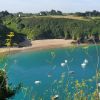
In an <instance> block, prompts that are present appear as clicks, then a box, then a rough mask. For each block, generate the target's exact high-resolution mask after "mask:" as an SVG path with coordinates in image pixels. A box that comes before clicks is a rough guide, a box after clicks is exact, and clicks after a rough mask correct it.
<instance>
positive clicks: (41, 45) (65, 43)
mask: <svg viewBox="0 0 100 100" xmlns="http://www.w3.org/2000/svg"><path fill="white" fill-rule="evenodd" d="M73 41H74V40H64V39H47V40H34V41H32V42H31V43H32V46H29V47H22V48H18V47H11V48H10V52H17V51H26V50H42V49H50V48H60V47H69V46H73V44H72V42H73ZM5 52H9V48H0V53H5Z"/></svg>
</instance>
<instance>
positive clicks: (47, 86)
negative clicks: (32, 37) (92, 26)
mask: <svg viewBox="0 0 100 100" xmlns="http://www.w3.org/2000/svg"><path fill="white" fill-rule="evenodd" d="M98 57H100V47H99V46H98V47H97V48H96V47H95V46H90V47H89V48H87V47H86V48H83V47H78V48H60V49H50V50H41V51H34V52H33V51H31V52H20V53H16V54H13V55H11V56H10V57H9V61H8V62H9V63H8V71H7V74H8V81H9V83H11V84H12V86H17V84H18V83H20V82H21V83H22V84H23V87H22V88H21V90H20V91H19V92H18V93H17V94H16V95H15V97H13V98H11V100H32V98H35V100H41V99H40V98H43V100H50V98H51V96H54V95H57V94H58V95H59V96H60V100H65V97H66V95H67V93H65V91H64V90H65V87H66V82H69V83H68V84H69V87H68V88H69V91H70V92H71V93H73V92H74V89H73V88H71V87H72V86H73V83H74V81H75V80H76V79H78V80H79V81H80V82H81V81H82V80H84V79H85V80H88V79H91V78H93V76H95V74H96V66H97V63H98ZM85 59H87V60H88V63H87V65H86V66H85V68H82V66H81V64H82V63H83V61H84V60H85ZM65 60H67V61H68V62H67V63H66V65H65V66H61V63H62V62H64V61H65ZM99 65H100V64H99ZM71 71H73V72H74V74H70V73H69V72H71ZM67 80H69V81H67ZM35 81H39V82H40V84H35ZM71 83H72V85H71ZM87 84H89V86H92V87H93V88H91V89H90V91H88V92H91V91H93V90H94V89H95V81H93V82H91V83H87ZM72 97H73V95H72ZM33 100H34V99H33Z"/></svg>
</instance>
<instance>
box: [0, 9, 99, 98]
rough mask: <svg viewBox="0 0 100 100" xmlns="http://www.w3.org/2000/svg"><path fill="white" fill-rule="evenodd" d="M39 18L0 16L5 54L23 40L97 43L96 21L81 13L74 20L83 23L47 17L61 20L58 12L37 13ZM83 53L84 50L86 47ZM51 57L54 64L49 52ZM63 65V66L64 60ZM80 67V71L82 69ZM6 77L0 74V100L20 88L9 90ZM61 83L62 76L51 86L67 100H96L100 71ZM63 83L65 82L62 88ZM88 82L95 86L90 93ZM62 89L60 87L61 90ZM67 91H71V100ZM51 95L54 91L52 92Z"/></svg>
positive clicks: (0, 39)
mask: <svg viewBox="0 0 100 100" xmlns="http://www.w3.org/2000/svg"><path fill="white" fill-rule="evenodd" d="M95 13H96V12H95ZM41 14H42V15H43V16H39V15H34V16H33V15H30V16H28V17H27V16H21V14H19V15H15V14H10V13H8V12H7V11H3V12H0V18H1V20H0V46H7V47H8V49H9V52H8V53H9V54H10V47H11V46H20V43H21V42H23V41H26V40H30V41H32V40H39V39H73V40H76V41H77V42H78V43H99V42H100V19H95V18H91V16H86V15H87V14H86V15H82V13H81V14H79V13H78V15H77V16H82V18H83V20H80V19H69V18H56V17H55V16H54V17H53V16H49V15H61V16H63V14H62V12H60V11H54V10H52V11H51V12H41ZM89 15H90V13H89ZM93 16H94V14H93ZM97 16H99V14H97ZM82 49H83V48H82ZM85 49H87V47H86V48H85ZM51 56H52V59H53V60H54V59H55V53H54V52H51ZM6 58H7V56H6ZM85 62H86V59H85ZM65 63H67V60H66V62H65ZM65 63H64V64H65ZM87 63H88V62H87ZM50 64H51V63H50ZM64 64H62V66H63V67H64V66H65V65H64ZM66 66H67V65H66ZM82 66H83V68H84V65H82ZM67 67H68V66H67ZM4 69H5V68H4ZM49 76H50V75H49ZM68 76H69V72H68ZM6 77H7V76H6V71H3V70H0V85H1V88H0V99H4V100H5V99H6V98H9V97H12V96H14V95H15V93H16V91H17V90H19V88H20V85H19V86H18V87H17V88H15V89H10V87H9V85H8V83H7V78H6ZM50 77H51V76H50ZM65 79H66V77H65V74H64V73H63V74H62V75H61V77H60V79H59V80H58V81H55V82H54V85H55V84H56V86H57V88H59V89H61V90H63V91H62V93H64V95H65V98H66V99H67V100H99V99H100V94H99V92H100V91H99V90H100V83H99V82H98V80H100V71H99V68H98V66H97V67H96V75H95V76H93V77H92V79H88V80H82V81H81V82H79V81H78V80H75V81H72V80H71V79H70V77H67V79H68V80H66V81H64V80H65ZM64 82H66V83H65V84H66V85H65V84H64ZM69 82H70V84H69ZM92 82H94V83H96V87H95V90H94V91H92V89H93V87H89V85H88V84H89V83H92ZM40 83H41V82H40V81H35V84H40ZM62 86H64V88H63V87H62ZM69 87H71V89H69ZM70 90H74V93H73V97H72V93H71V91H70ZM52 91H56V90H54V89H53V90H52ZM90 91H92V92H90ZM46 92H48V91H46ZM28 95H29V94H28ZM34 98H35V97H33V98H32V99H33V100H34ZM59 98H60V97H59V95H58V94H57V95H53V96H51V100H57V99H59ZM43 99H44V98H43V97H39V100H43Z"/></svg>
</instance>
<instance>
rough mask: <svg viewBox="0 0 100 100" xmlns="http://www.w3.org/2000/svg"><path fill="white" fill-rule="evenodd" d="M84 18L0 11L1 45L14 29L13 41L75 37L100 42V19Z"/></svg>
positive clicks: (78, 39) (80, 39) (85, 40)
mask: <svg viewBox="0 0 100 100" xmlns="http://www.w3.org/2000/svg"><path fill="white" fill-rule="evenodd" d="M51 12H52V11H51ZM82 17H83V18H82V20H80V17H79V19H78V18H77V19H70V18H62V17H61V18H60V17H58V18H56V17H55V16H54V17H53V16H47V17H46V16H37V15H30V16H22V15H21V14H20V13H19V15H18V14H10V13H8V12H7V11H3V12H0V18H1V20H0V38H1V39H0V45H1V46H2V45H4V42H5V38H6V35H7V33H9V32H11V31H13V32H14V33H15V37H13V39H12V40H13V42H14V43H15V44H16V45H18V44H19V43H20V42H22V41H25V39H28V40H37V39H74V40H77V41H79V42H82V43H84V42H87V43H88V42H93V40H95V41H96V42H99V40H100V19H99V18H92V17H84V16H82Z"/></svg>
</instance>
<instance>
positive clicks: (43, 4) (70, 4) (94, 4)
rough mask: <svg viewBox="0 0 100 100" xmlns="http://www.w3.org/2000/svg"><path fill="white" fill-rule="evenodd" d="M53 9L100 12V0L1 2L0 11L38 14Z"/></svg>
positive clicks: (24, 0)
mask: <svg viewBox="0 0 100 100" xmlns="http://www.w3.org/2000/svg"><path fill="white" fill-rule="evenodd" d="M51 9H55V10H61V11H63V12H78V11H82V12H84V11H92V10H98V11H100V0H0V11H2V10H7V11H9V12H13V13H14V12H31V13H36V12H40V11H50V10H51Z"/></svg>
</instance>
